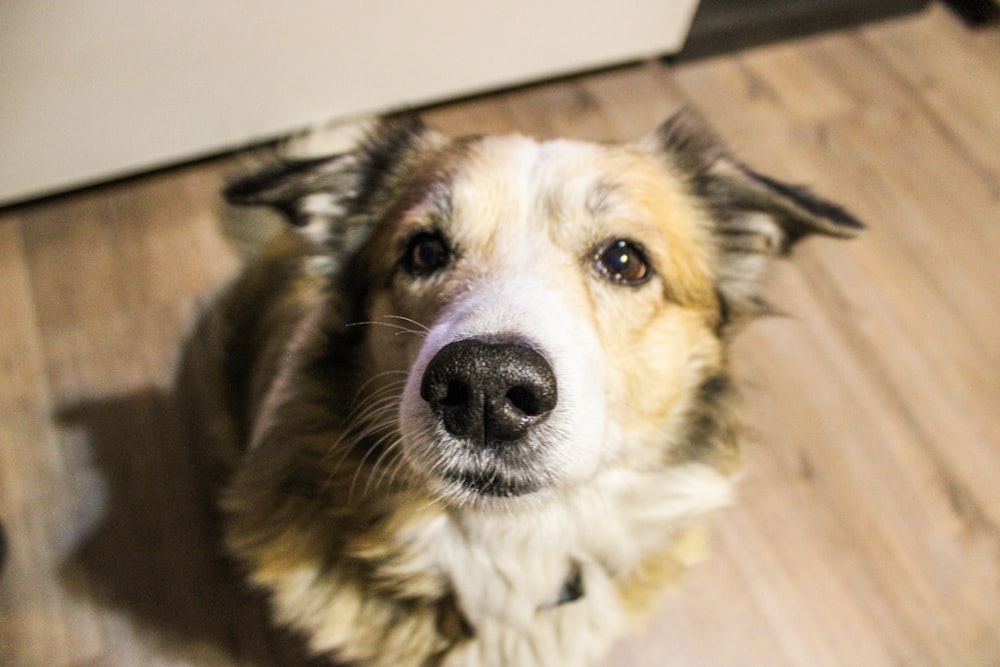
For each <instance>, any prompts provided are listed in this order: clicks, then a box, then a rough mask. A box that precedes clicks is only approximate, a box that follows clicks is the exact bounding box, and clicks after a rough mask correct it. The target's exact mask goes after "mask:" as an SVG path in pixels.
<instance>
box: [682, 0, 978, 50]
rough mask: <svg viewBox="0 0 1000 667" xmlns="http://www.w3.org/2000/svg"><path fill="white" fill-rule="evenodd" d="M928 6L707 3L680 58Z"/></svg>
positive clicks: (900, 0) (914, 0)
mask: <svg viewBox="0 0 1000 667" xmlns="http://www.w3.org/2000/svg"><path fill="white" fill-rule="evenodd" d="M956 1H958V2H961V1H963V0H956ZM968 1H969V2H974V1H976V0H968ZM981 1H983V2H992V1H993V0H981ZM927 4H928V0H880V1H879V2H871V1H870V0H702V1H701V4H700V5H699V6H698V12H697V13H696V14H695V18H694V23H693V24H692V26H691V32H690V33H689V34H688V39H687V42H686V43H685V45H684V49H683V50H682V51H681V52H680V53H679V54H678V55H677V56H676V59H677V60H694V59H696V58H704V57H706V56H711V55H716V54H720V53H726V52H730V51H735V50H738V49H744V48H748V47H751V46H757V45H759V44H765V43H768V42H774V41H778V40H782V39H789V38H794V37H803V36H806V35H810V34H814V33H818V32H823V31H827V30H837V29H840V28H847V27H850V26H854V25H859V24H861V23H865V22H869V21H875V20H880V19H885V18H889V17H892V16H898V15H902V14H906V13H910V12H913V11H917V10H919V9H922V8H923V7H925V6H927Z"/></svg>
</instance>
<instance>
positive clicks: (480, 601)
mask: <svg viewBox="0 0 1000 667" xmlns="http://www.w3.org/2000/svg"><path fill="white" fill-rule="evenodd" d="M729 496H730V482H729V481H728V480H727V479H726V478H725V477H724V476H723V475H722V474H720V473H719V472H717V471H715V470H714V469H713V468H710V467H708V466H706V465H703V464H687V465H683V466H678V467H675V468H669V469H667V470H662V471H659V472H645V473H641V472H632V471H609V472H606V473H604V474H602V475H601V476H600V477H599V478H598V479H596V480H594V481H593V483H590V484H587V485H585V486H584V487H580V488H578V489H573V490H570V491H565V492H563V493H562V494H560V497H558V498H551V499H549V500H548V501H546V502H544V503H539V504H537V505H534V506H531V507H528V508H524V509H520V508H519V510H518V511H517V512H511V511H502V510H483V509H472V508H448V509H445V510H444V511H442V512H440V513H435V514H433V515H431V516H428V518H427V519H426V520H424V521H421V522H419V523H416V524H410V525H409V526H408V527H407V529H406V530H404V531H400V532H399V533H398V534H397V535H396V536H395V539H396V540H397V542H396V548H397V549H398V557H397V558H394V559H393V561H394V566H393V567H394V571H395V573H396V574H403V572H401V571H400V567H401V565H400V564H401V563H405V564H406V565H405V566H403V567H404V568H405V569H406V570H410V571H412V573H413V575H414V576H418V575H419V573H420V572H426V571H436V572H441V573H443V574H444V576H445V577H446V578H447V580H448V585H449V586H450V588H451V590H452V591H453V592H454V595H455V597H456V601H457V603H458V606H459V608H460V609H461V612H462V614H463V615H464V617H465V618H466V619H467V620H468V622H469V623H470V624H471V625H472V626H473V627H477V626H479V625H480V624H481V623H483V622H486V621H487V619H492V622H496V621H497V619H502V621H503V622H504V623H507V624H511V625H516V626H524V627H527V626H529V625H530V624H531V623H532V622H533V619H534V618H535V615H536V613H537V612H538V611H539V610H544V609H547V608H551V607H555V606H558V605H560V604H566V603H570V602H573V601H576V600H579V599H580V598H581V597H583V598H590V597H593V596H597V597H600V594H599V591H601V590H605V589H608V586H607V582H610V581H613V580H614V579H615V578H616V577H619V576H621V575H622V574H623V573H626V572H629V571H630V570H632V569H633V568H634V567H635V566H636V565H637V564H638V563H639V562H640V561H641V560H642V559H643V558H644V557H645V556H647V555H649V554H651V553H654V552H656V551H659V550H662V549H664V548H665V547H666V546H667V545H668V544H669V541H670V539H671V537H672V536H673V535H675V534H676V533H677V532H678V531H679V530H680V529H682V528H684V527H685V526H686V524H687V523H688V522H689V521H690V520H692V519H694V518H696V517H698V516H701V515H703V514H704V513H706V512H708V511H710V510H712V509H715V508H718V507H720V506H722V505H724V504H725V503H726V502H727V501H728V499H729Z"/></svg>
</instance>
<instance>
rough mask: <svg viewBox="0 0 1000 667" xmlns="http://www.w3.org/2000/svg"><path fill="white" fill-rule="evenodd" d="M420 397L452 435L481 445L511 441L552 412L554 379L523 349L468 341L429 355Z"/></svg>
mask: <svg viewBox="0 0 1000 667" xmlns="http://www.w3.org/2000/svg"><path fill="white" fill-rule="evenodd" d="M420 396H421V398H423V399H424V400H425V401H427V403H428V404H429V405H430V406H431V409H432V410H434V412H435V413H436V414H437V415H438V416H439V418H440V419H441V422H442V423H443V424H444V427H445V429H446V430H447V431H448V432H449V433H451V434H452V435H455V436H458V437H462V438H469V439H472V440H474V441H476V442H479V443H483V444H498V443H503V442H513V441H515V440H519V439H520V438H522V437H523V436H524V435H525V434H526V433H527V432H528V430H529V429H530V428H531V427H532V426H534V425H535V424H537V423H538V422H540V421H542V420H543V419H544V418H545V416H546V415H548V413H549V412H551V411H552V409H553V408H554V407H556V376H555V373H554V372H553V370H552V366H550V365H549V362H547V361H546V360H545V357H543V356H542V355H541V354H539V353H538V352H536V351H535V350H533V349H532V348H530V347H528V346H527V345H522V344H519V343H492V342H486V341H482V340H478V339H475V338H469V339H466V340H460V341H456V342H454V343H449V344H448V345H445V346H444V347H443V348H441V349H440V350H439V351H438V353H437V354H435V355H434V358H433V359H431V362H430V363H429V364H428V365H427V370H425V371H424V378H423V381H422V382H421V384H420Z"/></svg>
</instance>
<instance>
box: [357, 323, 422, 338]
mask: <svg viewBox="0 0 1000 667" xmlns="http://www.w3.org/2000/svg"><path fill="white" fill-rule="evenodd" d="M376 324H377V325H379V326H383V327H389V328H390V329H399V333H409V334H413V335H414V336H419V337H421V338H424V337H426V336H427V332H426V331H418V330H416V329H411V328H409V327H404V326H402V325H399V324H393V323H391V322H376V321H372V320H369V321H366V322H350V323H348V324H347V325H345V326H348V327H360V326H364V325H376Z"/></svg>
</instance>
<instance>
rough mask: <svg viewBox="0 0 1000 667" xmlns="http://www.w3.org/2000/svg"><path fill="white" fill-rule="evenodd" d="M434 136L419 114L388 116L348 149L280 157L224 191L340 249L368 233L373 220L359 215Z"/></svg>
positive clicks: (229, 197)
mask: <svg viewBox="0 0 1000 667" xmlns="http://www.w3.org/2000/svg"><path fill="white" fill-rule="evenodd" d="M430 134H432V133H431V131H429V130H427V129H426V128H425V126H424V124H423V123H422V122H421V121H420V119H419V118H417V117H416V116H413V115H403V116H394V117H386V118H382V119H380V120H379V121H377V122H376V123H375V124H374V126H372V127H371V128H370V129H369V130H367V131H366V132H365V135H364V138H363V139H361V140H360V142H358V143H357V144H356V145H355V146H354V147H353V148H351V149H349V150H348V151H346V152H344V153H339V154H334V155H326V156H322V157H313V158H305V159H303V158H299V159H289V158H284V159H280V160H278V161H277V162H275V163H274V164H271V165H269V166H266V167H264V168H263V169H260V170H258V171H256V172H254V173H251V174H248V175H246V176H244V177H242V178H239V179H237V180H235V181H233V182H231V183H229V185H228V186H227V187H226V188H225V190H224V191H223V193H224V196H225V198H226V201H228V202H229V203H230V204H236V205H239V206H268V207H271V208H273V209H275V210H277V211H279V212H280V213H281V214H282V215H283V216H284V217H285V219H286V220H287V221H288V222H289V223H290V224H291V225H292V226H294V227H295V228H297V229H298V230H299V231H300V232H301V233H302V234H303V235H304V236H306V237H307V238H309V239H310V240H312V241H315V242H318V243H320V244H322V245H324V246H327V247H328V248H340V247H342V246H343V244H344V242H345V241H346V240H347V239H346V238H345V237H348V236H349V237H352V238H355V237H359V236H361V235H364V234H365V233H366V232H367V231H368V230H367V229H364V228H365V227H369V226H370V225H371V223H372V222H373V221H372V220H371V219H370V217H369V218H366V217H365V216H364V215H359V214H363V213H364V212H365V208H366V207H367V206H369V205H370V204H371V203H372V202H374V201H377V198H378V196H379V194H380V193H382V192H384V191H386V190H387V189H389V188H391V187H392V183H393V182H394V181H395V180H396V179H398V178H399V176H400V174H401V173H402V171H404V170H405V166H406V164H407V163H408V161H409V160H411V159H412V155H413V154H414V153H415V152H416V151H417V150H418V149H419V148H420V146H421V145H423V144H424V142H425V141H427V139H428V137H429V135H430ZM351 245H353V244H351Z"/></svg>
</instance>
